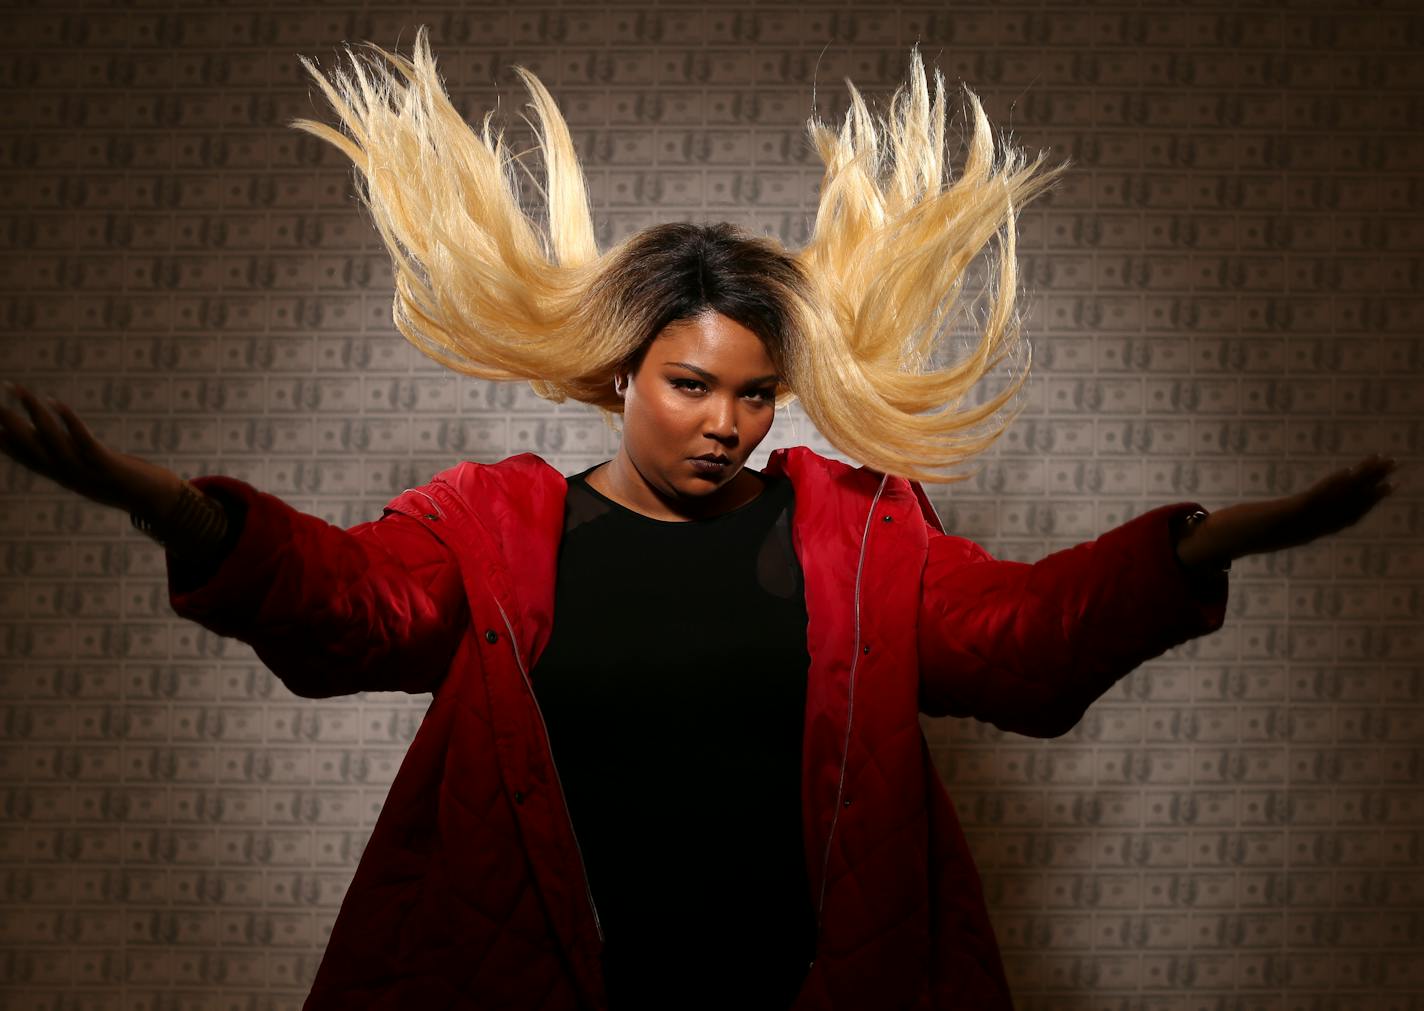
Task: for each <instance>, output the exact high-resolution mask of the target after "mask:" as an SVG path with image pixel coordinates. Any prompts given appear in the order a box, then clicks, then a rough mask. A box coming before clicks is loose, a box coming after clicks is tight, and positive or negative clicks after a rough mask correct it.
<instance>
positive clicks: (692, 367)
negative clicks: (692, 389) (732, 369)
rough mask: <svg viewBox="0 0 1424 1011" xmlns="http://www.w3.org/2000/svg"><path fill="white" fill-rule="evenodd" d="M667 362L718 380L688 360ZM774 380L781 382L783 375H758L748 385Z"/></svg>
mask: <svg viewBox="0 0 1424 1011" xmlns="http://www.w3.org/2000/svg"><path fill="white" fill-rule="evenodd" d="M666 364H668V365H677V366H680V367H682V368H684V369H687V371H689V372H695V373H697V374H698V375H699V376H701V377H702V378H703V379H705V380H707V381H708V382H709V383H715V382H716V381H717V377H716V376H714V375H713V374H712V373H710V372H708V371H707V370H706V369H699V368H698V367H697V366H696V365H691V364H689V363H687V362H667V363H666ZM773 381H775V382H780V381H781V377H780V376H778V375H777V374H776V373H775V372H773V373H771V374H770V375H766V376H757V377H756V378H755V379H749V380H747V385H748V386H757V385H760V384H761V383H770V382H773Z"/></svg>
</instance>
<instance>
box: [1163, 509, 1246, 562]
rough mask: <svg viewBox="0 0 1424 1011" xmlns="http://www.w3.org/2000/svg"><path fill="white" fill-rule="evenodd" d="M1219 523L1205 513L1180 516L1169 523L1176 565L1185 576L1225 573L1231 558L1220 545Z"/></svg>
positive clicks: (1212, 516)
mask: <svg viewBox="0 0 1424 1011" xmlns="http://www.w3.org/2000/svg"><path fill="white" fill-rule="evenodd" d="M1221 526H1222V520H1221V519H1220V518H1219V517H1215V516H1214V514H1213V513H1210V512H1208V511H1207V510H1205V509H1195V510H1193V511H1191V512H1188V513H1182V514H1179V515H1177V516H1175V517H1173V520H1172V526H1171V530H1172V543H1173V550H1174V552H1175V554H1176V557H1177V561H1178V562H1180V563H1181V565H1182V567H1183V568H1184V569H1186V570H1187V571H1188V572H1190V573H1193V574H1197V573H1203V574H1205V573H1211V572H1227V571H1230V569H1231V562H1232V558H1233V555H1232V553H1231V552H1230V550H1229V549H1227V548H1226V547H1225V546H1224V544H1223V538H1222V537H1221V536H1219V535H1220V533H1221Z"/></svg>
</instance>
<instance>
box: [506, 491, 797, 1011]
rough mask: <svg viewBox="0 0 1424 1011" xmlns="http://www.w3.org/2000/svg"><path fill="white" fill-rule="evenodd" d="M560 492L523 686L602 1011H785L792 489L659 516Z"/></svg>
mask: <svg viewBox="0 0 1424 1011" xmlns="http://www.w3.org/2000/svg"><path fill="white" fill-rule="evenodd" d="M593 469H594V468H593V467H590V468H588V470H585V471H583V472H582V473H580V474H577V475H575V476H573V477H571V478H569V479H568V481H569V484H568V497H567V500H566V504H565V509H564V535H563V540H562V542H561V544H560V548H559V556H558V578H557V582H556V583H555V602H554V625H553V631H552V634H551V636H550V639H549V642H548V645H547V646H546V647H545V649H544V651H543V652H542V653H541V654H540V656H539V660H538V663H537V664H536V665H535V668H534V670H533V672H532V674H531V679H532V681H533V684H534V693H535V696H536V698H537V699H538V702H539V706H540V709H541V711H542V712H543V715H544V721H545V723H546V724H547V726H548V731H549V740H550V745H551V747H552V749H553V752H554V760H555V764H556V765H557V768H558V773H559V778H560V780H561V781H562V783H563V788H564V793H565V796H566V798H567V800H568V805H569V811H570V814H571V816H572V818H573V825H574V831H575V833H576V834H577V836H578V840H579V845H580V848H581V850H582V852H583V858H584V863H585V866H586V869H587V871H588V876H589V883H590V886H591V888H592V890H593V898H594V903H595V905H596V906H597V907H598V913H599V918H600V920H601V922H602V924H603V931H604V941H605V947H604V969H605V974H606V977H607V981H608V993H609V1001H610V1008H611V1011H632V1009H634V1008H643V1007H647V1008H653V1007H657V1008H661V1009H665V1008H669V1007H678V1008H686V1009H691V1008H701V1007H704V1006H705V1007H708V1008H714V1007H715V1008H730V1007H735V1008H739V1009H762V1008H765V1009H776V1011H786V1008H788V1007H790V1006H791V1002H792V1000H793V999H794V998H795V996H796V993H797V991H798V990H799V988H800V985H801V982H802V980H803V978H804V977H805V975H806V971H807V967H808V963H809V962H810V960H811V958H812V957H813V948H814V942H815V911H814V908H813V906H812V903H811V898H810V886H809V884H808V881H807V874H806V861H805V857H804V852H803V849H802V842H801V740H802V720H803V718H804V712H805V705H806V676H807V670H808V668H809V666H810V662H811V658H810V654H809V653H808V652H807V648H806V604H805V593H804V590H803V583H802V573H801V567H800V564H799V563H798V561H797V558H796V554H795V551H794V550H793V548H792V542H791V512H792V509H793V508H794V500H793V494H792V485H791V482H790V480H788V479H786V478H784V477H780V478H769V477H767V476H765V475H762V474H758V473H757V472H756V471H749V473H753V474H757V476H758V477H759V478H761V480H762V481H763V483H764V484H765V485H766V487H765V488H764V490H763V491H762V492H761V494H759V495H758V496H757V497H756V498H755V499H753V500H751V501H750V502H747V503H744V504H743V505H741V506H739V507H738V508H736V509H733V510H731V511H730V512H725V513H722V514H721V515H718V516H714V517H711V518H709V519H703V520H691V521H686V522H682V521H675V520H672V521H668V520H657V519H653V518H651V517H648V516H644V515H642V514H641V513H638V512H635V511H634V510H631V509H629V508H627V507H626V506H623V505H620V504H619V503H617V502H614V501H613V500H612V499H610V498H608V497H606V496H604V495H603V494H601V493H600V492H598V491H597V490H595V489H594V488H592V487H590V486H589V485H588V483H587V482H586V481H585V477H586V476H587V475H588V473H589V472H590V471H592V470H593Z"/></svg>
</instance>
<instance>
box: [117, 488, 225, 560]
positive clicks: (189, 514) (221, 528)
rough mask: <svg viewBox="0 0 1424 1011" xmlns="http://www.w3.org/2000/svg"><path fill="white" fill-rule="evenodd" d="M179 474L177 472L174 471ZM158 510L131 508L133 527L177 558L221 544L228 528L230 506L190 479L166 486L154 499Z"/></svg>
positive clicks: (207, 552) (200, 553)
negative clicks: (228, 508)
mask: <svg viewBox="0 0 1424 1011" xmlns="http://www.w3.org/2000/svg"><path fill="white" fill-rule="evenodd" d="M175 477H176V475H175ZM154 505H155V512H153V513H151V514H150V513H147V512H139V511H130V513H129V519H130V521H131V522H132V523H133V527H134V529H136V530H138V531H140V532H142V533H144V534H146V535H147V536H148V537H149V538H151V539H152V540H153V541H155V542H156V543H157V544H158V545H159V546H161V547H162V548H163V549H164V550H165V551H167V552H168V553H169V554H171V555H173V556H175V557H177V558H185V559H198V558H203V557H206V556H208V555H210V554H211V553H212V552H213V551H214V550H215V549H216V548H217V547H218V546H219V545H221V544H222V543H223V541H224V539H225V537H226V535H227V531H228V517H227V510H226V509H224V508H223V505H222V503H220V502H218V501H217V500H216V499H214V498H212V497H211V496H208V495H205V494H204V493H203V492H202V491H201V490H200V489H198V488H197V487H196V486H194V485H192V484H190V483H188V482H187V481H183V480H181V479H180V480H178V481H177V486H176V488H172V489H165V490H164V494H163V495H160V496H157V497H156V498H155V500H154Z"/></svg>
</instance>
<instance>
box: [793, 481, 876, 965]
mask: <svg viewBox="0 0 1424 1011" xmlns="http://www.w3.org/2000/svg"><path fill="white" fill-rule="evenodd" d="M888 479H889V475H881V477H880V487H879V488H876V489H875V498H873V499H871V501H870V512H869V513H867V514H866V517H865V532H864V533H863V534H862V535H861V538H860V560H859V561H857V562H856V565H855V645H854V647H853V648H854V650H855V653H854V654H853V655H852V657H851V661H850V690H849V696H850V697H849V700H848V702H847V705H846V732H845V744H844V745H842V747H841V778H840V782H839V783H837V784H836V806H835V809H834V810H833V811H832V813H831V831H830V833H829V834H828V835H827V836H826V855H825V858H824V859H823V860H822V861H821V895H820V899H819V900H818V901H817V903H816V937H817V939H818V942H819V938H820V936H821V911H822V910H823V909H824V908H825V905H826V872H827V871H828V870H829V869H830V866H831V839H832V838H834V837H835V834H836V823H837V822H838V821H840V817H841V794H842V793H843V792H844V790H845V772H846V760H847V759H848V758H849V757H850V725H851V720H852V718H853V717H854V715H855V671H856V668H857V667H858V666H860V573H861V570H862V569H864V568H865V548H866V545H868V544H869V543H870V521H871V520H873V519H875V507H876V506H877V505H879V503H880V494H881V492H883V491H884V490H885V482H886V481H887V480H888ZM811 961H812V963H813V964H814V963H815V959H812V960H811Z"/></svg>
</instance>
